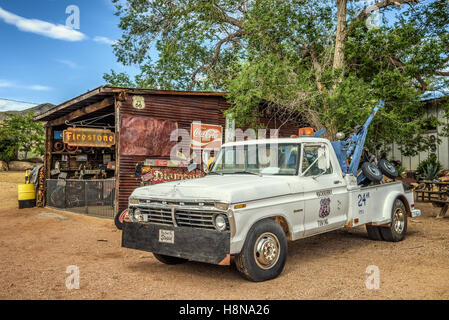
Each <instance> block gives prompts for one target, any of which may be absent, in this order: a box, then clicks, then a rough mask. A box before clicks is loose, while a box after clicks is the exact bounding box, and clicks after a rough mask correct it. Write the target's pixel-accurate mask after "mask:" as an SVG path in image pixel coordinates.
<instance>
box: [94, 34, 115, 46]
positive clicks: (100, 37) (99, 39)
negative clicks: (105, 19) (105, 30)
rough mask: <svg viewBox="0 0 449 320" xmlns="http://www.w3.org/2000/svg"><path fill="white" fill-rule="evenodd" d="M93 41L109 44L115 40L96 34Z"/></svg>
mask: <svg viewBox="0 0 449 320" xmlns="http://www.w3.org/2000/svg"><path fill="white" fill-rule="evenodd" d="M94 41H95V42H99V43H104V44H109V45H113V44H115V43H116V42H117V41H116V40H111V39H109V38H107V37H102V36H96V37H95V38H94Z"/></svg>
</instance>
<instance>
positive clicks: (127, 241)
mask: <svg viewBox="0 0 449 320" xmlns="http://www.w3.org/2000/svg"><path fill="white" fill-rule="evenodd" d="M161 230H162V233H165V234H166V233H167V232H169V233H170V234H171V235H173V239H172V240H173V243H168V242H161V241H160V240H161V239H160V234H161ZM163 240H164V239H163ZM122 247H124V248H129V249H136V250H143V251H148V252H153V253H157V254H162V255H167V256H172V257H178V258H184V259H188V260H193V261H199V262H206V263H212V264H220V265H229V264H230V254H229V252H230V234H229V232H219V231H215V230H207V229H196V228H190V227H173V226H166V225H160V224H142V223H135V222H125V223H124V226H123V233H122Z"/></svg>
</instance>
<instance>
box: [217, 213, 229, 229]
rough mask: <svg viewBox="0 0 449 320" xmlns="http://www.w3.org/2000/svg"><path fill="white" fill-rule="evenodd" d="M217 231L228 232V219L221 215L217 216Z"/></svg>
mask: <svg viewBox="0 0 449 320" xmlns="http://www.w3.org/2000/svg"><path fill="white" fill-rule="evenodd" d="M215 229H217V230H218V231H220V232H222V231H225V230H226V219H225V217H224V216H222V215H221V214H219V215H216V216H215Z"/></svg>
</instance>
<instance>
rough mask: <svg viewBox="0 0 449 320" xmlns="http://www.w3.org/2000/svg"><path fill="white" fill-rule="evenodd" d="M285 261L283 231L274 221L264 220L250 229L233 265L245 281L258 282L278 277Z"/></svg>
mask: <svg viewBox="0 0 449 320" xmlns="http://www.w3.org/2000/svg"><path fill="white" fill-rule="evenodd" d="M286 259H287V239H286V237H285V233H284V230H283V229H282V227H281V226H280V225H279V224H277V223H276V222H275V221H274V220H272V219H266V220H262V221H259V222H258V223H256V224H255V225H254V226H253V227H252V228H251V229H250V231H249V233H248V236H247V238H246V241H245V244H244V245H243V248H242V251H241V252H240V253H239V254H238V255H237V256H236V257H235V264H236V266H237V269H238V270H239V271H240V273H242V274H243V275H244V276H245V277H246V278H247V279H249V280H252V281H255V282H260V281H266V280H270V279H274V278H276V277H277V276H278V275H280V274H281V272H282V270H283V269H284V265H285V261H286Z"/></svg>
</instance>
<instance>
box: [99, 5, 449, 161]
mask: <svg viewBox="0 0 449 320" xmlns="http://www.w3.org/2000/svg"><path fill="white" fill-rule="evenodd" d="M113 2H114V3H115V4H116V7H117V12H116V14H117V15H118V16H120V25H119V26H120V28H121V29H122V30H123V35H122V39H121V40H119V41H118V43H117V44H116V45H114V52H115V54H116V56H117V58H118V61H120V62H121V63H123V64H124V65H131V64H137V65H139V66H140V70H141V73H140V74H139V75H138V76H137V77H135V79H134V80H132V81H131V80H130V79H129V78H128V77H127V76H126V75H125V74H121V73H119V74H117V73H115V72H114V71H112V72H111V73H110V74H106V75H105V76H104V78H105V80H106V81H108V82H110V83H112V84H123V85H127V84H133V85H135V86H138V87H143V88H161V89H198V90H225V91H228V92H229V96H228V99H229V101H230V102H231V103H232V104H233V106H234V107H233V108H232V109H231V110H228V111H227V113H228V115H231V114H232V116H233V117H234V118H235V119H236V125H245V124H248V125H256V121H257V116H258V114H259V110H260V105H261V104H262V103H265V102H267V101H268V102H269V104H270V105H271V106H273V107H276V108H277V110H279V112H278V116H279V118H280V119H281V120H282V121H284V120H286V119H288V118H289V117H290V116H291V115H292V114H293V113H295V112H297V111H300V112H301V113H302V114H303V115H304V116H305V118H306V120H307V121H308V122H309V123H310V125H312V126H313V127H315V128H316V129H320V128H322V127H326V128H327V129H328V137H332V138H333V136H334V135H335V133H336V132H337V131H344V132H349V131H351V130H352V128H353V127H354V126H356V125H357V124H360V123H361V122H363V121H364V120H365V119H366V118H367V117H368V115H369V113H370V112H371V109H372V106H373V104H374V103H375V102H376V101H378V100H379V99H383V100H385V101H386V107H385V109H384V110H383V111H382V112H380V113H379V115H378V116H376V118H375V119H374V122H373V124H372V125H371V127H370V131H369V135H368V139H367V144H368V146H369V147H371V148H375V149H386V148H388V145H389V144H391V142H392V141H396V142H397V143H399V144H401V145H402V151H403V154H404V155H414V154H416V153H418V152H420V151H424V150H427V149H428V147H429V145H430V144H431V143H432V142H431V141H429V138H428V137H427V135H424V133H425V132H426V131H427V126H428V123H427V124H425V123H423V121H422V120H423V118H424V117H425V115H426V110H425V108H423V105H422V102H421V101H420V100H421V99H422V95H423V93H425V92H427V91H438V90H443V89H447V88H448V84H449V82H448V80H447V76H449V73H448V72H447V71H445V70H447V68H448V62H449V49H448V48H449V32H448V31H449V2H448V1H447V0H432V1H414V0H408V1H407V0H398V1H378V2H376V4H377V7H378V8H379V10H377V11H375V12H374V13H371V14H370V13H369V12H368V11H369V10H366V2H365V1H350V0H337V1H330V0H320V1H304V0H285V1H278V0H254V1H245V0H202V1H189V0H145V1H144V0H113ZM336 3H337V4H338V6H337V5H336ZM343 9H345V10H346V11H345V12H343V13H345V14H340V13H342V10H343ZM377 12H380V14H379V15H380V17H381V19H382V24H381V25H380V26H379V27H376V28H371V27H368V24H367V19H369V18H371V17H372V16H373V14H375V13H377ZM338 26H340V28H339V27H338ZM341 26H344V28H341ZM337 46H338V48H340V49H338V50H337V49H336V48H337ZM341 61H342V62H343V63H340V62H341ZM445 107H446V108H448V109H449V104H447V103H446V104H445ZM282 121H280V122H282ZM432 125H441V123H439V122H438V120H437V119H434V123H432ZM446 129H448V128H446ZM444 133H446V134H448V133H449V131H448V130H445V132H444Z"/></svg>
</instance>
